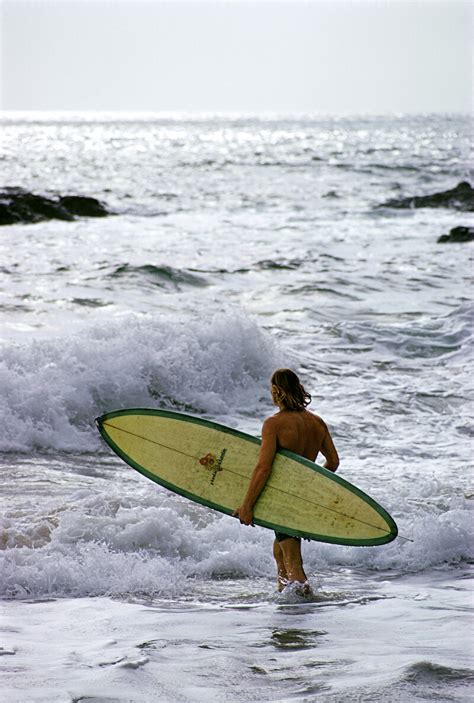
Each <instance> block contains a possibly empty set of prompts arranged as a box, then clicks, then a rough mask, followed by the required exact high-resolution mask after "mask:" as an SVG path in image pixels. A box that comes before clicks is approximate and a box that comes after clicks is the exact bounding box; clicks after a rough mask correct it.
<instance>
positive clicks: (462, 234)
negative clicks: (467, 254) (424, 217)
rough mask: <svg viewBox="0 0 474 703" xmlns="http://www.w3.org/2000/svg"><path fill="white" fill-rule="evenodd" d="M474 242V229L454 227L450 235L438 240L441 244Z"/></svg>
mask: <svg viewBox="0 0 474 703" xmlns="http://www.w3.org/2000/svg"><path fill="white" fill-rule="evenodd" d="M473 240H474V227H453V229H450V230H449V234H442V235H441V237H439V238H438V243H439V244H444V243H445V242H472V241H473Z"/></svg>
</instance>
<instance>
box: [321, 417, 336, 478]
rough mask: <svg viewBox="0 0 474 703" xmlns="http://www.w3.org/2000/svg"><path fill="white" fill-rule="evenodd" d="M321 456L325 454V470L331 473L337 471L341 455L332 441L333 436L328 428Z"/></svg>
mask: <svg viewBox="0 0 474 703" xmlns="http://www.w3.org/2000/svg"><path fill="white" fill-rule="evenodd" d="M321 454H324V456H325V458H326V461H325V462H324V468H325V469H329V471H336V470H337V467H338V466H339V455H338V453H337V450H336V447H335V446H334V442H333V441H332V437H331V434H330V432H329V430H328V428H327V427H326V432H325V435H324V439H323V444H322V446H321Z"/></svg>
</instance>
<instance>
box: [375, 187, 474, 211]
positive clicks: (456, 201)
mask: <svg viewBox="0 0 474 703" xmlns="http://www.w3.org/2000/svg"><path fill="white" fill-rule="evenodd" d="M379 207H393V208H419V207H447V208H453V209H455V210H463V211H464V212H473V211H474V188H471V184H470V183H468V182H467V181H462V182H461V183H458V185H457V186H456V187H455V188H452V189H451V190H446V191H444V192H441V193H433V194H432V195H415V196H413V197H411V198H401V199H400V200H388V201H387V202H386V203H383V204H382V205H380V206H379Z"/></svg>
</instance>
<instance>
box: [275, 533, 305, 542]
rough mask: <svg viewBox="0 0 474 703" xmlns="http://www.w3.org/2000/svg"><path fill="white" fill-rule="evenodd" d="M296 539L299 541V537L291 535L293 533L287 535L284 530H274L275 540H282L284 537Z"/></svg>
mask: <svg viewBox="0 0 474 703" xmlns="http://www.w3.org/2000/svg"><path fill="white" fill-rule="evenodd" d="M289 538H292V539H297V540H298V542H301V537H293V535H287V534H286V533H285V532H275V539H276V541H277V542H283V540H284V539H289Z"/></svg>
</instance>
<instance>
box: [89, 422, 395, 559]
mask: <svg viewBox="0 0 474 703" xmlns="http://www.w3.org/2000/svg"><path fill="white" fill-rule="evenodd" d="M96 422H97V426H98V428H99V431H100V433H101V435H102V437H103V438H104V439H105V441H106V442H107V443H108V444H109V445H110V447H111V448H112V449H113V450H114V451H115V452H116V453H117V454H118V455H119V456H120V457H121V458H122V459H123V460H124V461H125V462H126V463H127V464H129V465H130V466H132V467H133V468H134V469H136V470H137V471H139V472H140V473H142V474H143V475H145V476H147V478H149V479H151V480H152V481H155V482H156V483H159V484H160V485H162V486H164V487H165V488H168V489H169V490H171V491H174V492H175V493H179V494H180V495H182V496H185V497H186V498H189V499H190V500H194V501H195V502H197V503H201V504H203V505H206V506H208V507H210V508H213V509H215V510H219V511H220V512H222V513H226V514H227V515H232V513H233V512H234V510H235V509H236V508H237V507H238V506H239V505H240V503H241V502H242V500H243V498H244V495H245V493H246V491H247V487H248V483H249V480H250V477H251V475H252V472H253V469H254V467H255V464H256V462H257V457H258V452H259V448H260V440H259V439H257V438H256V437H252V436H251V435H248V434H244V433H243V432H238V431H237V430H233V429H231V428H229V427H225V426H224V425H219V424H217V423H214V422H209V421H207V420H201V419H200V418H196V417H192V416H190V415H184V414H182V413H175V412H170V411H166V410H154V409H143V408H141V409H140V408H136V409H128V410H118V411H115V412H110V413H107V414H106V415H103V416H102V417H99V418H97V421H96ZM254 522H255V524H256V525H261V526H262V527H268V528H271V529H273V530H277V531H278V532H286V533H287V534H289V535H294V536H297V537H306V538H309V539H313V540H318V541H321V542H332V543H335V544H349V545H359V546H370V545H377V544H385V543H387V542H390V541H391V540H393V539H395V537H396V536H397V526H396V524H395V522H394V521H393V519H392V518H391V517H390V515H389V514H388V513H387V512H386V511H385V510H384V509H383V508H382V507H381V506H380V505H378V504H377V503H376V502H375V501H374V500H373V499H372V498H370V497H369V496H368V495H366V494H365V493H363V492H362V491H361V490H359V489H358V488H356V487H355V486H353V485H352V484H350V483H349V482H348V481H345V480H344V479H343V478H341V477H340V476H338V475H337V474H334V473H332V472H331V471H328V470H327V469H324V468H323V467H322V466H318V465H317V464H314V463H313V462H311V461H309V460H308V459H305V458H303V457H301V456H298V455H297V454H293V453H292V452H288V451H286V450H280V451H278V452H277V454H276V457H275V460H274V462H273V469H272V473H271V475H270V478H269V480H268V482H267V484H266V486H265V488H264V490H263V492H262V494H261V495H260V498H259V499H258V501H257V503H256V505H255V509H254Z"/></svg>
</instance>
